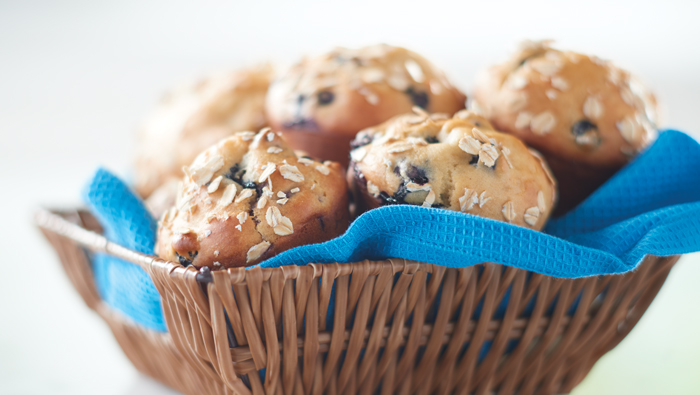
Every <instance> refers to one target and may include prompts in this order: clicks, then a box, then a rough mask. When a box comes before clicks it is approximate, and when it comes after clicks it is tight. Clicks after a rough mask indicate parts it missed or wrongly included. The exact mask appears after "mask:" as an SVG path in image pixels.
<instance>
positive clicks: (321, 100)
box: [317, 91, 335, 106]
mask: <svg viewBox="0 0 700 395" xmlns="http://www.w3.org/2000/svg"><path fill="white" fill-rule="evenodd" d="M317 99H318V104H319V105H320V106H327V105H329V104H331V103H333V100H334V99H335V95H334V94H333V92H330V91H321V92H318V96H317Z"/></svg>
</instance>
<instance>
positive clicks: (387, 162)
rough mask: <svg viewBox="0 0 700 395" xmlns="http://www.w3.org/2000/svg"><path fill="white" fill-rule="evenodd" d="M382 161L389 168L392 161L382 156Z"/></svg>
mask: <svg viewBox="0 0 700 395" xmlns="http://www.w3.org/2000/svg"><path fill="white" fill-rule="evenodd" d="M383 162H384V165H385V166H386V167H388V168H391V165H392V163H391V160H390V159H389V158H384V160H383Z"/></svg>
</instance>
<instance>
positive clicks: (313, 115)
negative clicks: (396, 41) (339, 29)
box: [266, 44, 466, 136]
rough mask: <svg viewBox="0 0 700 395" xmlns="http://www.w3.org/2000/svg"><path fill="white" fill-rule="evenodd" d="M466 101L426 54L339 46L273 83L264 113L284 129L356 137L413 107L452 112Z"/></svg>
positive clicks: (375, 47)
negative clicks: (364, 130) (358, 133)
mask: <svg viewBox="0 0 700 395" xmlns="http://www.w3.org/2000/svg"><path fill="white" fill-rule="evenodd" d="M465 99H466V97H465V96H464V94H462V93H461V92H460V91H458V90H457V89H456V88H455V87H453V86H452V84H451V83H450V82H449V81H448V80H447V79H446V78H445V76H444V74H443V73H442V72H441V71H439V70H438V69H437V68H436V67H435V66H433V65H432V64H431V63H430V62H429V61H428V60H426V59H425V58H423V57H422V56H420V55H418V54H416V53H415V52H412V51H409V50H407V49H404V48H399V47H393V46H390V45H386V44H380V45H372V46H368V47H364V48H360V49H348V48H336V49H334V50H333V51H331V52H328V53H326V54H323V55H321V56H318V57H315V58H311V59H304V60H302V61H301V62H299V63H297V64H295V65H294V66H292V67H291V68H290V69H289V70H288V71H287V73H286V74H285V75H284V76H283V77H282V78H280V79H279V80H277V81H275V82H274V83H273V84H272V85H271V87H270V92H269V95H268V97H267V103H266V111H267V114H268V117H269V118H270V122H271V123H272V125H273V126H274V127H277V128H280V129H286V130H294V129H299V130H307V131H320V132H332V133H339V134H347V135H350V136H354V135H355V134H356V133H357V132H358V131H359V130H361V129H364V128H366V127H369V126H372V125H376V124H378V123H380V122H384V121H386V120H387V119H389V118H391V117H392V116H395V115H398V114H402V113H405V112H408V111H410V109H411V107H412V106H418V107H421V108H424V109H426V110H429V111H433V112H436V111H439V112H446V113H450V114H453V113H454V112H456V111H458V110H460V109H462V108H464V104H465Z"/></svg>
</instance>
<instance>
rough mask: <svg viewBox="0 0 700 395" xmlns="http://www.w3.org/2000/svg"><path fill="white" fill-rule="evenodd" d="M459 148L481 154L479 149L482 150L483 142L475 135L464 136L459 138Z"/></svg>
mask: <svg viewBox="0 0 700 395" xmlns="http://www.w3.org/2000/svg"><path fill="white" fill-rule="evenodd" d="M459 148H461V149H462V151H464V152H466V153H468V154H471V155H479V151H480V150H481V143H480V142H479V140H477V139H475V138H474V137H471V136H464V137H462V138H461V139H460V140H459Z"/></svg>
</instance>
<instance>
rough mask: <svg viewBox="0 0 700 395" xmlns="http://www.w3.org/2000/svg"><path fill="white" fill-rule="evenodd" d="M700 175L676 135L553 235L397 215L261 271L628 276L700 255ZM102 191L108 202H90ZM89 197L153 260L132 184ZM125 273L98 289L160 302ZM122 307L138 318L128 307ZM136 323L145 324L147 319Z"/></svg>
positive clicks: (101, 181)
mask: <svg viewBox="0 0 700 395" xmlns="http://www.w3.org/2000/svg"><path fill="white" fill-rule="evenodd" d="M699 170H700V145H699V144H698V143H697V142H696V141H695V140H694V139H692V138H691V137H689V136H687V135H685V134H683V133H681V132H677V131H672V130H669V131H665V132H663V133H661V134H660V136H659V139H658V140H657V141H656V142H655V143H654V145H653V146H652V147H650V148H649V149H648V150H647V151H646V152H644V153H643V154H641V155H640V156H639V157H638V158H637V159H636V160H635V161H633V162H632V163H631V164H629V165H628V166H626V167H625V168H624V169H623V170H621V171H620V172H618V173H617V174H616V175H615V176H614V177H613V178H612V179H610V180H609V181H608V182H607V183H606V184H604V185H603V186H602V187H600V188H599V189H598V190H597V191H596V192H595V193H594V194H593V195H591V196H590V197H589V198H588V199H587V200H586V201H584V202H583V203H582V204H581V205H579V206H578V207H577V208H576V209H574V210H573V211H571V212H569V213H568V214H567V215H565V216H563V217H561V218H558V219H553V220H550V222H549V224H548V226H547V228H546V229H545V231H544V232H536V231H533V230H530V229H526V228H521V227H518V226H514V225H510V224H507V223H504V222H500V221H495V220H490V219H486V218H481V217H476V216H473V215H470V214H464V213H458V212H453V211H447V210H440V209H432V208H424V207H417V206H408V205H398V206H387V207H382V208H379V209H376V210H371V211H369V212H367V213H365V214H363V215H362V216H360V217H359V218H357V219H356V220H355V221H354V222H353V224H352V225H351V226H350V229H348V231H347V232H346V233H345V234H344V235H342V236H340V237H338V238H335V239H333V240H330V241H328V242H325V243H320V244H313V245H306V246H301V247H297V248H294V249H291V250H289V251H286V252H284V253H282V254H279V255H277V256H275V257H273V258H270V259H268V260H267V261H265V262H262V263H260V264H259V266H261V267H278V266H283V265H291V264H296V265H303V264H306V263H308V262H319V263H324V262H355V261H360V260H363V259H384V258H406V259H412V260H417V261H423V262H430V263H434V264H438V265H442V266H447V267H466V266H470V265H474V264H477V263H481V262H496V263H501V264H504V265H508V266H514V267H518V268H520V269H524V270H529V271H533V272H537V273H542V274H546V275H550V276H556V277H564V278H577V277H586V276H594V275H601V274H614V273H624V272H627V271H630V270H633V269H634V268H635V267H636V266H637V265H638V264H639V263H640V261H641V260H642V258H644V256H645V255H647V254H653V255H659V256H667V255H674V254H683V253H689V252H695V251H700V172H699ZM93 189H95V190H100V191H102V193H90V192H89V191H91V190H93ZM85 196H86V202H87V203H88V205H89V206H90V208H91V209H92V210H93V212H94V213H95V214H96V215H97V217H98V219H99V220H100V222H101V223H102V224H103V226H104V227H105V229H110V232H108V233H107V237H108V238H114V239H113V240H114V241H117V242H119V243H120V244H123V245H125V246H134V247H133V248H136V246H138V247H143V248H144V249H142V250H139V251H142V252H147V253H152V246H153V244H152V241H153V229H154V225H153V223H154V222H153V219H152V218H151V217H150V216H149V215H148V213H147V211H146V210H145V209H144V208H143V205H142V204H141V203H140V201H139V199H138V198H136V197H135V196H133V195H132V194H131V192H130V191H129V188H128V187H127V186H126V185H125V184H123V183H121V182H120V181H119V180H118V179H117V178H116V177H114V176H112V175H111V174H109V173H107V172H106V171H105V170H99V171H98V172H97V174H96V176H95V178H94V179H93V180H92V181H91V182H90V185H89V187H88V193H86V195H85ZM139 240H141V241H139ZM144 240H148V241H150V243H151V244H148V243H142V241H144ZM149 246H150V249H149V248H146V247H149ZM131 267H132V268H136V269H134V270H136V271H139V270H140V271H141V273H143V275H145V273H144V272H143V271H142V270H141V269H140V268H138V267H137V266H135V265H132V266H131ZM121 270H122V268H121V267H120V268H119V269H118V270H117V269H116V268H115V269H114V270H113V271H110V273H109V274H108V275H107V277H109V278H107V279H103V280H98V285H99V283H102V287H104V289H111V288H109V286H110V284H112V283H114V284H119V286H118V289H119V293H120V294H122V295H123V296H122V298H130V300H129V303H132V302H137V303H139V304H144V303H146V302H147V301H148V302H149V303H150V302H152V301H154V300H155V299H156V298H150V296H155V297H157V296H158V295H157V292H156V291H155V288H154V287H153V285H152V284H150V288H149V287H148V286H147V284H146V281H145V280H148V281H149V282H150V279H148V278H147V277H146V278H145V279H143V280H144V281H141V280H142V279H140V278H139V279H138V280H139V281H136V282H135V283H134V284H133V285H131V286H129V282H130V281H134V280H133V279H131V278H129V279H126V278H125V277H127V274H126V273H125V274H122V273H121ZM96 273H97V270H96ZM110 278H111V279H110ZM122 287H123V288H122ZM146 291H148V292H146ZM130 293H132V294H134V295H137V294H138V295H141V294H144V293H148V295H149V299H148V300H147V299H146V298H144V297H142V296H138V297H133V298H131V297H129V296H128V295H129V294H130ZM116 299H119V298H116ZM105 300H107V301H108V303H110V304H111V303H117V301H116V300H114V299H112V301H111V302H110V300H108V299H105ZM118 305H119V306H122V307H121V308H120V309H121V310H122V311H124V312H126V311H127V310H129V309H128V308H126V307H124V306H125V302H123V301H119V303H118ZM142 307H143V308H141V307H140V308H139V309H138V310H139V312H141V311H152V312H153V313H154V314H155V312H156V311H158V312H160V304H159V303H158V309H156V308H155V306H150V307H149V308H145V307H147V306H145V305H144V306H142ZM132 313H133V312H132ZM127 314H130V313H127ZM130 316H131V317H132V318H134V319H135V320H136V321H137V322H142V321H141V317H140V316H137V315H130ZM137 317H138V318H137ZM160 319H161V322H162V317H161V318H160ZM151 321H152V322H155V320H151ZM151 321H149V322H151ZM142 323H144V322H142Z"/></svg>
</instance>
